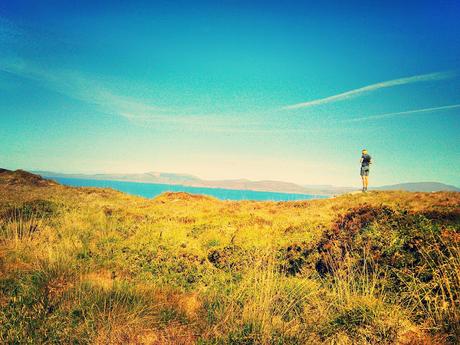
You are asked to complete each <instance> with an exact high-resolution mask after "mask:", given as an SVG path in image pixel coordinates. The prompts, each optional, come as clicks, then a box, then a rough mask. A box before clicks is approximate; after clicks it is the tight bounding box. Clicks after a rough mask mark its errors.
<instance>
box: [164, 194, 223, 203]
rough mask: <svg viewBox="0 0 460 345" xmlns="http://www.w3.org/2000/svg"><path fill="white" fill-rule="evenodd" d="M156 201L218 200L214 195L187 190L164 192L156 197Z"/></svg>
mask: <svg viewBox="0 0 460 345" xmlns="http://www.w3.org/2000/svg"><path fill="white" fill-rule="evenodd" d="M155 200H156V201H160V202H166V201H179V200H185V201H192V200H193V201H200V200H201V201H211V200H214V201H215V200H216V199H215V198H213V197H210V196H206V195H199V194H190V193H186V192H166V193H162V194H161V195H159V196H158V197H156V198H155Z"/></svg>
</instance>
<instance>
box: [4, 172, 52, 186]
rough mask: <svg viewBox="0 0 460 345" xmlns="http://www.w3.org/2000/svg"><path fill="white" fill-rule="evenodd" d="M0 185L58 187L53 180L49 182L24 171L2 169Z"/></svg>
mask: <svg viewBox="0 0 460 345" xmlns="http://www.w3.org/2000/svg"><path fill="white" fill-rule="evenodd" d="M0 184H7V185H28V186H36V187H48V186H55V185H57V183H56V182H54V181H52V180H47V179H44V178H43V177H41V176H40V175H35V174H32V173H30V172H27V171H24V170H15V171H11V170H8V169H1V168H0Z"/></svg>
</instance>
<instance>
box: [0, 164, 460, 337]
mask: <svg viewBox="0 0 460 345" xmlns="http://www.w3.org/2000/svg"><path fill="white" fill-rule="evenodd" d="M0 307H1V308H0V342H1V343H5V344H202V345H205V344H206V345H210V344H280V345H281V344H455V343H459V342H460V193H455V192H450V193H448V192H439V193H409V192H369V193H363V194H347V195H343V196H340V197H336V198H332V199H325V200H312V201H301V202H278V203H276V202H249V201H240V202H231V201H219V200H217V199H213V198H210V197H206V196H196V195H189V194H185V193H166V194H163V195H161V196H159V197H157V198H155V199H153V200H149V199H144V198H140V197H134V196H129V195H126V194H123V193H120V192H117V191H114V190H109V189H97V188H71V187H65V186H62V185H59V184H57V183H53V182H50V181H47V180H43V179H41V178H40V177H38V176H36V175H32V174H29V173H26V172H22V171H16V172H10V171H7V170H0Z"/></svg>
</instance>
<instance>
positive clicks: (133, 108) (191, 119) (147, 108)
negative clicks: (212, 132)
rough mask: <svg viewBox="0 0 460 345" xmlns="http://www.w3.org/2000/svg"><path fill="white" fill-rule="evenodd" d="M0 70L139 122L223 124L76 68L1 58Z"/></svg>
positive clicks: (99, 109) (218, 120) (219, 119)
mask: <svg viewBox="0 0 460 345" xmlns="http://www.w3.org/2000/svg"><path fill="white" fill-rule="evenodd" d="M0 71H3V72H7V73H9V74H13V75H16V76H19V77H21V78H26V79H29V80H33V81H35V82H37V83H39V84H40V85H41V86H42V87H45V88H47V89H49V90H52V91H54V92H57V93H60V94H63V95H65V96H68V97H70V98H73V99H76V100H79V101H81V102H84V103H86V104H89V105H92V106H95V107H96V108H97V110H98V111H100V112H103V113H107V114H113V115H116V116H121V117H123V118H125V119H128V120H129V121H132V122H136V123H138V124H144V125H145V124H147V123H151V124H155V123H157V124H158V123H163V124H165V123H170V124H183V125H191V126H193V125H197V126H198V125H200V124H201V125H202V124H204V123H205V124H208V125H209V124H212V123H215V124H216V123H219V124H222V123H221V122H222V121H221V120H222V119H221V118H218V117H216V116H213V115H209V114H206V115H201V114H190V113H186V112H184V111H183V110H182V109H177V108H163V107H158V106H155V105H154V104H151V103H150V102H149V101H144V100H139V99H135V98H132V97H127V96H123V95H120V94H116V93H114V92H113V91H112V90H111V88H109V87H107V86H106V85H105V84H106V83H103V82H101V81H100V80H99V79H98V78H94V77H88V76H86V75H84V74H82V73H79V72H76V71H70V70H59V69H55V68H53V69H45V68H41V67H40V66H38V65H36V64H33V63H31V62H29V61H26V60H23V59H10V60H6V59H3V60H0ZM227 120H230V119H227ZM228 124H229V123H228Z"/></svg>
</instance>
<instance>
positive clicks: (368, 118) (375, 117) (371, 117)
mask: <svg viewBox="0 0 460 345" xmlns="http://www.w3.org/2000/svg"><path fill="white" fill-rule="evenodd" d="M457 108H460V104H452V105H444V106H441V107H432V108H423V109H414V110H407V111H398V112H393V113H385V114H377V115H369V116H363V117H357V118H354V119H348V120H344V121H343V122H361V121H371V120H380V119H385V118H389V117H396V116H404V115H411V114H419V113H431V112H433V111H441V110H449V109H457Z"/></svg>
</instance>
